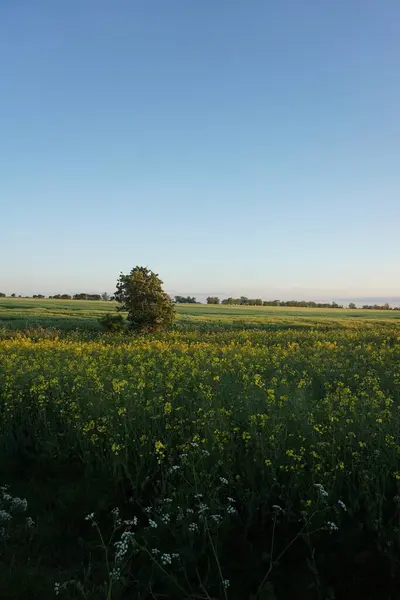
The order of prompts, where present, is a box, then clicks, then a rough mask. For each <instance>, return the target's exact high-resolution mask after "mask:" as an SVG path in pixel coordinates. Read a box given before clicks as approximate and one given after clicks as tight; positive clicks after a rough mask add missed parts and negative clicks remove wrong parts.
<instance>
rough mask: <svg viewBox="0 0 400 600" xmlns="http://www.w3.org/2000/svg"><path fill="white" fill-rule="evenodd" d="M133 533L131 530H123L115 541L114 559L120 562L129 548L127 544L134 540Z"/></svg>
mask: <svg viewBox="0 0 400 600" xmlns="http://www.w3.org/2000/svg"><path fill="white" fill-rule="evenodd" d="M134 537H135V534H134V533H133V531H124V532H123V533H122V535H121V539H120V540H118V541H117V542H115V544H114V547H115V561H116V562H122V561H123V560H124V558H125V556H126V554H127V552H128V550H129V545H130V544H132V543H133V542H134Z"/></svg>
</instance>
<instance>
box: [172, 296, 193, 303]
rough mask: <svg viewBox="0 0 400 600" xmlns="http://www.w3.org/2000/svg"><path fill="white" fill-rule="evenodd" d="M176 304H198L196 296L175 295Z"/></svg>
mask: <svg viewBox="0 0 400 600" xmlns="http://www.w3.org/2000/svg"><path fill="white" fill-rule="evenodd" d="M175 303H176V304H197V300H196V298H195V297H194V296H175Z"/></svg>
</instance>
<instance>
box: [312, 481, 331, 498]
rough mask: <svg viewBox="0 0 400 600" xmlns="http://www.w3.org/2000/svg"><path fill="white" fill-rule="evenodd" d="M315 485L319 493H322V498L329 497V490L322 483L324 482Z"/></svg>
mask: <svg viewBox="0 0 400 600" xmlns="http://www.w3.org/2000/svg"><path fill="white" fill-rule="evenodd" d="M314 487H315V488H316V489H317V492H318V494H319V495H320V497H321V498H327V497H328V495H329V494H328V492H327V491H326V489H325V488H324V486H323V485H322V483H314Z"/></svg>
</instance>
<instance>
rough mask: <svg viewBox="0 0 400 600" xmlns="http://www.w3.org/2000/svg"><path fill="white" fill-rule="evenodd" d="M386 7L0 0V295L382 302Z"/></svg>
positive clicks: (387, 175) (393, 68)
mask: <svg viewBox="0 0 400 600" xmlns="http://www.w3.org/2000/svg"><path fill="white" fill-rule="evenodd" d="M399 72H400V3H399V2H398V0H335V2H321V0H302V1H301V2H299V1H298V0H280V1H279V2H271V1H269V0H252V1H251V2H248V1H245V0H217V1H216V0H201V1H200V0H190V1H188V0H185V1H184V0H168V1H166V0H119V1H118V2H111V0H58V1H57V2H54V0H35V2H32V1H31V0H0V98H1V100H0V239H1V248H2V249H1V258H0V291H2V292H4V293H8V294H11V293H13V292H14V293H16V294H17V295H18V294H22V295H29V294H34V293H36V294H37V293H43V294H55V293H66V292H69V293H76V292H86V291H87V292H102V291H109V292H113V291H114V289H115V282H116V280H117V278H118V275H119V273H120V272H121V271H123V272H128V271H129V270H130V269H131V268H132V267H134V266H135V265H145V266H148V267H149V268H150V269H152V270H153V271H155V272H157V273H159V274H160V276H161V279H162V280H163V281H164V286H165V289H166V290H167V291H169V292H170V293H172V294H175V293H185V294H186V293H191V294H192V293H193V294H207V293H212V294H220V295H242V294H243V295H247V296H250V297H254V296H261V297H263V298H272V297H274V298H291V297H293V298H307V299H309V298H310V299H315V298H321V299H324V298H332V297H346V298H347V297H349V298H352V297H357V296H395V295H400V262H399V256H400V235H399V226H400V77H399Z"/></svg>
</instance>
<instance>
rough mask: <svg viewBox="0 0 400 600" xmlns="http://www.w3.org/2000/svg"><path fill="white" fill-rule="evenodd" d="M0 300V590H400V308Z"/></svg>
mask: <svg viewBox="0 0 400 600" xmlns="http://www.w3.org/2000/svg"><path fill="white" fill-rule="evenodd" d="M110 306H111V307H112V306H113V303H111V302H107V303H106V302H104V303H102V302H90V301H87V302H85V301H70V302H67V301H66V302H64V301H62V300H58V301H51V300H43V299H39V300H29V301H28V300H23V299H14V300H10V299H4V298H3V299H1V300H0V324H1V325H0V326H1V329H0V403H1V411H0V415H1V417H0V419H1V420H0V450H1V452H0V468H1V473H2V482H3V483H4V485H6V484H7V485H9V488H5V487H4V486H3V487H1V488H0V561H1V567H2V568H1V569H0V597H1V598H5V599H11V598H12V599H15V598H27V599H28V598H30V599H31V598H37V599H41V600H43V599H44V600H47V599H48V598H55V597H60V598H68V599H69V598H71V599H72V598H90V599H94V600H106V599H107V600H111V599H113V600H120V599H121V600H122V599H128V598H129V599H132V598H133V599H138V600H139V599H150V598H157V599H158V598H160V599H161V598H172V599H177V600H188V599H195V598H196V599H204V600H211V599H212V600H217V599H223V600H228V599H232V600H243V599H245V600H250V599H252V600H256V599H258V600H274V599H277V600H281V599H284V600H286V599H288V598H300V599H305V600H308V599H310V600H311V599H317V600H320V599H321V600H326V599H330V600H332V599H335V598H337V599H342V598H344V599H347V598H349V599H350V598H351V599H352V600H354V599H357V598H385V599H395V598H398V590H399V589H400V587H399V586H400V564H399V556H400V553H399V552H400V512H399V503H400V489H399V487H400V466H399V465H400V440H399V431H400V320H399V317H400V315H399V313H398V312H394V311H393V312H392V311H390V314H385V315H384V316H382V313H381V312H378V311H377V313H375V312H374V311H367V314H366V312H365V311H364V312H362V311H357V310H350V311H347V310H345V309H340V310H339V309H338V310H337V311H336V310H335V309H329V310H327V311H326V312H324V310H323V309H316V310H313V309H292V308H286V307H285V308H280V307H249V306H237V307H230V306H221V305H210V306H202V305H195V304H191V305H184V304H183V305H180V306H178V307H177V312H178V320H177V322H176V325H175V327H174V328H173V329H172V330H171V331H168V332H161V333H152V334H150V335H146V336H144V335H137V334H126V333H125V334H122V333H121V334H113V333H110V334H105V333H102V332H101V330H100V329H99V327H100V326H99V324H98V319H99V317H101V316H102V315H103V316H104V315H105V314H106V313H107V312H110Z"/></svg>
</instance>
